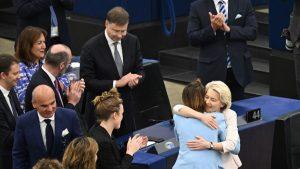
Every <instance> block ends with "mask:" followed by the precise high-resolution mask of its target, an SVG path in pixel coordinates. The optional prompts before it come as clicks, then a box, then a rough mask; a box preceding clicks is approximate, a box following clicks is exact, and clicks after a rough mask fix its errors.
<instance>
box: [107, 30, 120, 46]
mask: <svg viewBox="0 0 300 169" xmlns="http://www.w3.org/2000/svg"><path fill="white" fill-rule="evenodd" d="M104 35H105V38H106V40H107V43H108V45H109V46H111V45H113V43H115V41H113V40H112V39H111V38H110V37H109V36H108V34H107V31H106V29H105V31H104ZM118 43H120V44H121V41H118Z"/></svg>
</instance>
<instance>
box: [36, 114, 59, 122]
mask: <svg viewBox="0 0 300 169" xmlns="http://www.w3.org/2000/svg"><path fill="white" fill-rule="evenodd" d="M37 114H38V117H39V121H40V123H42V122H44V120H45V119H50V120H51V121H54V118H55V113H54V114H53V116H52V117H50V118H45V117H43V116H41V115H40V113H39V112H37Z"/></svg>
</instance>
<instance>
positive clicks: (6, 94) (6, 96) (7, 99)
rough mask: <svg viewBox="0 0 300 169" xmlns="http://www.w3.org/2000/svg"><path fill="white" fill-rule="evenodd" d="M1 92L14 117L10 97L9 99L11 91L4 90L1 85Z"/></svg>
mask: <svg viewBox="0 0 300 169" xmlns="http://www.w3.org/2000/svg"><path fill="white" fill-rule="evenodd" d="M0 90H1V92H2V94H3V95H4V98H5V100H6V103H7V104H8V107H9V109H10V112H11V113H12V115H13V116H14V113H13V110H12V107H11V105H10V101H9V97H8V94H9V91H8V90H6V89H4V87H2V86H1V85H0Z"/></svg>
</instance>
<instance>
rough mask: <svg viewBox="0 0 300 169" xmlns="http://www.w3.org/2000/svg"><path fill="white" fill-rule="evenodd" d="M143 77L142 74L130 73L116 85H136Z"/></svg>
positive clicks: (131, 86)
mask: <svg viewBox="0 0 300 169" xmlns="http://www.w3.org/2000/svg"><path fill="white" fill-rule="evenodd" d="M140 78H142V76H141V75H138V74H132V73H128V74H127V75H125V76H123V77H122V78H121V79H120V80H117V81H116V87H124V86H126V85H128V86H129V87H130V88H133V87H135V86H136V85H138V84H139V80H140Z"/></svg>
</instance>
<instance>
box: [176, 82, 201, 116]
mask: <svg viewBox="0 0 300 169" xmlns="http://www.w3.org/2000/svg"><path fill="white" fill-rule="evenodd" d="M204 94H205V88H204V86H203V85H202V83H201V81H200V79H196V80H194V81H192V82H191V83H190V84H188V85H187V86H186V87H185V88H184V89H183V92H182V101H183V104H184V105H186V106H188V107H190V108H192V109H194V110H196V111H199V112H203V111H204V106H205V102H204Z"/></svg>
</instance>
